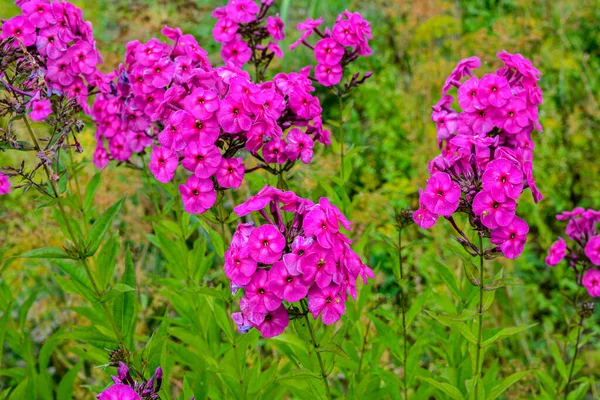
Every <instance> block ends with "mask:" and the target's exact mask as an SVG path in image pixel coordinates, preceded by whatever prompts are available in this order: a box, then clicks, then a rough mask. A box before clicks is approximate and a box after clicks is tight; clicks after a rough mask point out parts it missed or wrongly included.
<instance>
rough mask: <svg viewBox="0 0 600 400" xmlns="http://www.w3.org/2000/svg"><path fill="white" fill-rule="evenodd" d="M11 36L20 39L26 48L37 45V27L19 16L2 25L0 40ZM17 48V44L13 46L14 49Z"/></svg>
mask: <svg viewBox="0 0 600 400" xmlns="http://www.w3.org/2000/svg"><path fill="white" fill-rule="evenodd" d="M10 36H12V37H15V38H17V39H19V40H20V41H21V43H23V46H25V47H27V46H31V45H32V44H34V43H35V38H36V34H35V26H33V24H32V23H31V22H29V20H28V19H27V18H25V17H23V16H22V15H17V16H15V17H12V18H11V19H9V20H8V21H6V22H4V23H3V24H2V35H1V36H0V39H6V38H7V37H10ZM17 46H18V44H17V43H14V44H13V47H17Z"/></svg>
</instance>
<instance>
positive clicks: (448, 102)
mask: <svg viewBox="0 0 600 400" xmlns="http://www.w3.org/2000/svg"><path fill="white" fill-rule="evenodd" d="M498 57H499V58H500V59H501V60H502V61H503V62H504V67H503V68H500V69H499V70H497V71H496V72H494V73H492V74H487V75H484V76H483V77H481V78H478V77H477V76H475V75H473V73H472V71H473V70H474V69H475V68H478V67H479V66H480V64H481V63H480V61H479V58H477V57H471V58H467V59H465V60H462V61H461V62H459V63H458V65H457V67H456V68H455V69H454V71H453V72H452V73H451V74H450V76H449V77H448V79H447V80H446V83H445V84H444V87H443V90H442V98H441V100H440V101H439V102H438V103H437V104H436V105H434V106H433V107H432V109H433V113H432V116H431V119H432V120H433V121H434V122H436V124H437V137H438V143H439V146H440V148H442V152H441V154H440V155H439V156H437V157H436V158H435V159H433V160H432V161H431V162H430V163H429V171H430V174H431V177H430V178H429V179H428V181H427V187H426V188H425V190H424V191H422V192H421V194H420V199H419V204H420V207H419V209H418V210H417V211H416V212H415V213H414V221H415V222H416V223H417V224H418V225H419V226H421V227H422V228H429V227H431V226H433V225H434V224H435V222H436V221H437V218H438V216H443V217H446V218H448V219H450V218H451V216H452V214H453V213H454V212H463V213H466V214H467V215H468V216H469V220H470V222H471V225H472V226H473V227H474V228H475V229H477V230H478V231H479V232H481V234H483V235H485V236H487V237H490V239H491V241H492V243H494V244H496V245H497V246H498V248H496V249H494V251H498V250H501V251H502V253H503V254H504V255H505V256H506V257H508V258H515V257H517V256H518V255H519V254H521V252H522V251H523V247H524V245H525V242H526V240H527V233H528V231H529V227H528V225H527V223H526V222H525V221H524V220H523V219H521V218H519V217H518V216H516V208H517V200H518V199H519V197H520V195H521V193H523V191H524V189H525V188H527V187H529V188H530V190H531V192H532V194H533V198H534V201H535V202H538V201H540V200H541V199H542V195H541V193H540V192H539V191H538V189H537V187H536V185H535V181H534V179H533V148H534V144H533V140H532V138H531V133H532V131H533V129H534V128H535V129H537V130H541V129H542V128H541V125H540V122H539V120H538V105H539V104H541V103H542V91H541V90H540V88H539V86H538V84H537V81H538V80H539V75H540V72H539V71H538V70H537V69H535V68H534V67H533V66H532V64H531V62H530V61H529V60H527V59H525V58H523V56H522V55H520V54H509V53H507V52H505V51H503V52H501V53H499V54H498ZM465 77H466V78H467V79H466V80H465V81H464V82H461V81H462V80H463V78H465ZM453 86H455V87H457V88H458V106H459V107H460V109H461V111H460V112H458V111H455V110H454V109H453V108H452V107H451V106H452V104H453V102H454V97H452V96H450V95H448V94H447V92H448V91H449V90H450V89H451V88H452V87H453Z"/></svg>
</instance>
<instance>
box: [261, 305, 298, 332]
mask: <svg viewBox="0 0 600 400" xmlns="http://www.w3.org/2000/svg"><path fill="white" fill-rule="evenodd" d="M289 323H290V317H289V316H288V312H287V310H286V308H285V306H284V305H283V304H281V305H280V306H279V307H278V308H277V309H276V310H274V311H269V312H268V313H267V314H266V315H265V317H264V319H263V321H262V323H260V324H259V325H257V326H256V329H258V330H259V331H260V333H261V334H262V335H263V336H264V337H266V338H272V337H275V336H279V335H281V334H282V333H283V331H284V330H285V328H287V326H288V325H289Z"/></svg>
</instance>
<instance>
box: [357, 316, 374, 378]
mask: <svg viewBox="0 0 600 400" xmlns="http://www.w3.org/2000/svg"><path fill="white" fill-rule="evenodd" d="M370 327H371V321H369V323H368V324H367V329H366V330H365V337H364V338H363V345H362V351H361V352H360V359H359V360H358V371H357V372H356V376H358V377H360V372H361V370H362V363H363V358H364V356H365V349H366V348H367V339H368V338H369V328H370Z"/></svg>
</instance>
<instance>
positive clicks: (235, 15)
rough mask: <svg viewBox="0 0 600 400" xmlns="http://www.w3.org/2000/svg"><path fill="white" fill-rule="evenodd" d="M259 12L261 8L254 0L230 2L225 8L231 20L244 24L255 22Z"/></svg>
mask: <svg viewBox="0 0 600 400" xmlns="http://www.w3.org/2000/svg"><path fill="white" fill-rule="evenodd" d="M258 11H259V7H258V5H257V4H256V3H255V2H254V0H229V3H228V4H227V6H226V7H225V12H226V13H227V16H228V17H229V18H231V19H232V20H233V21H235V22H238V23H243V24H247V23H248V22H252V21H254V20H255V19H256V14H257V13H258Z"/></svg>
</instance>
